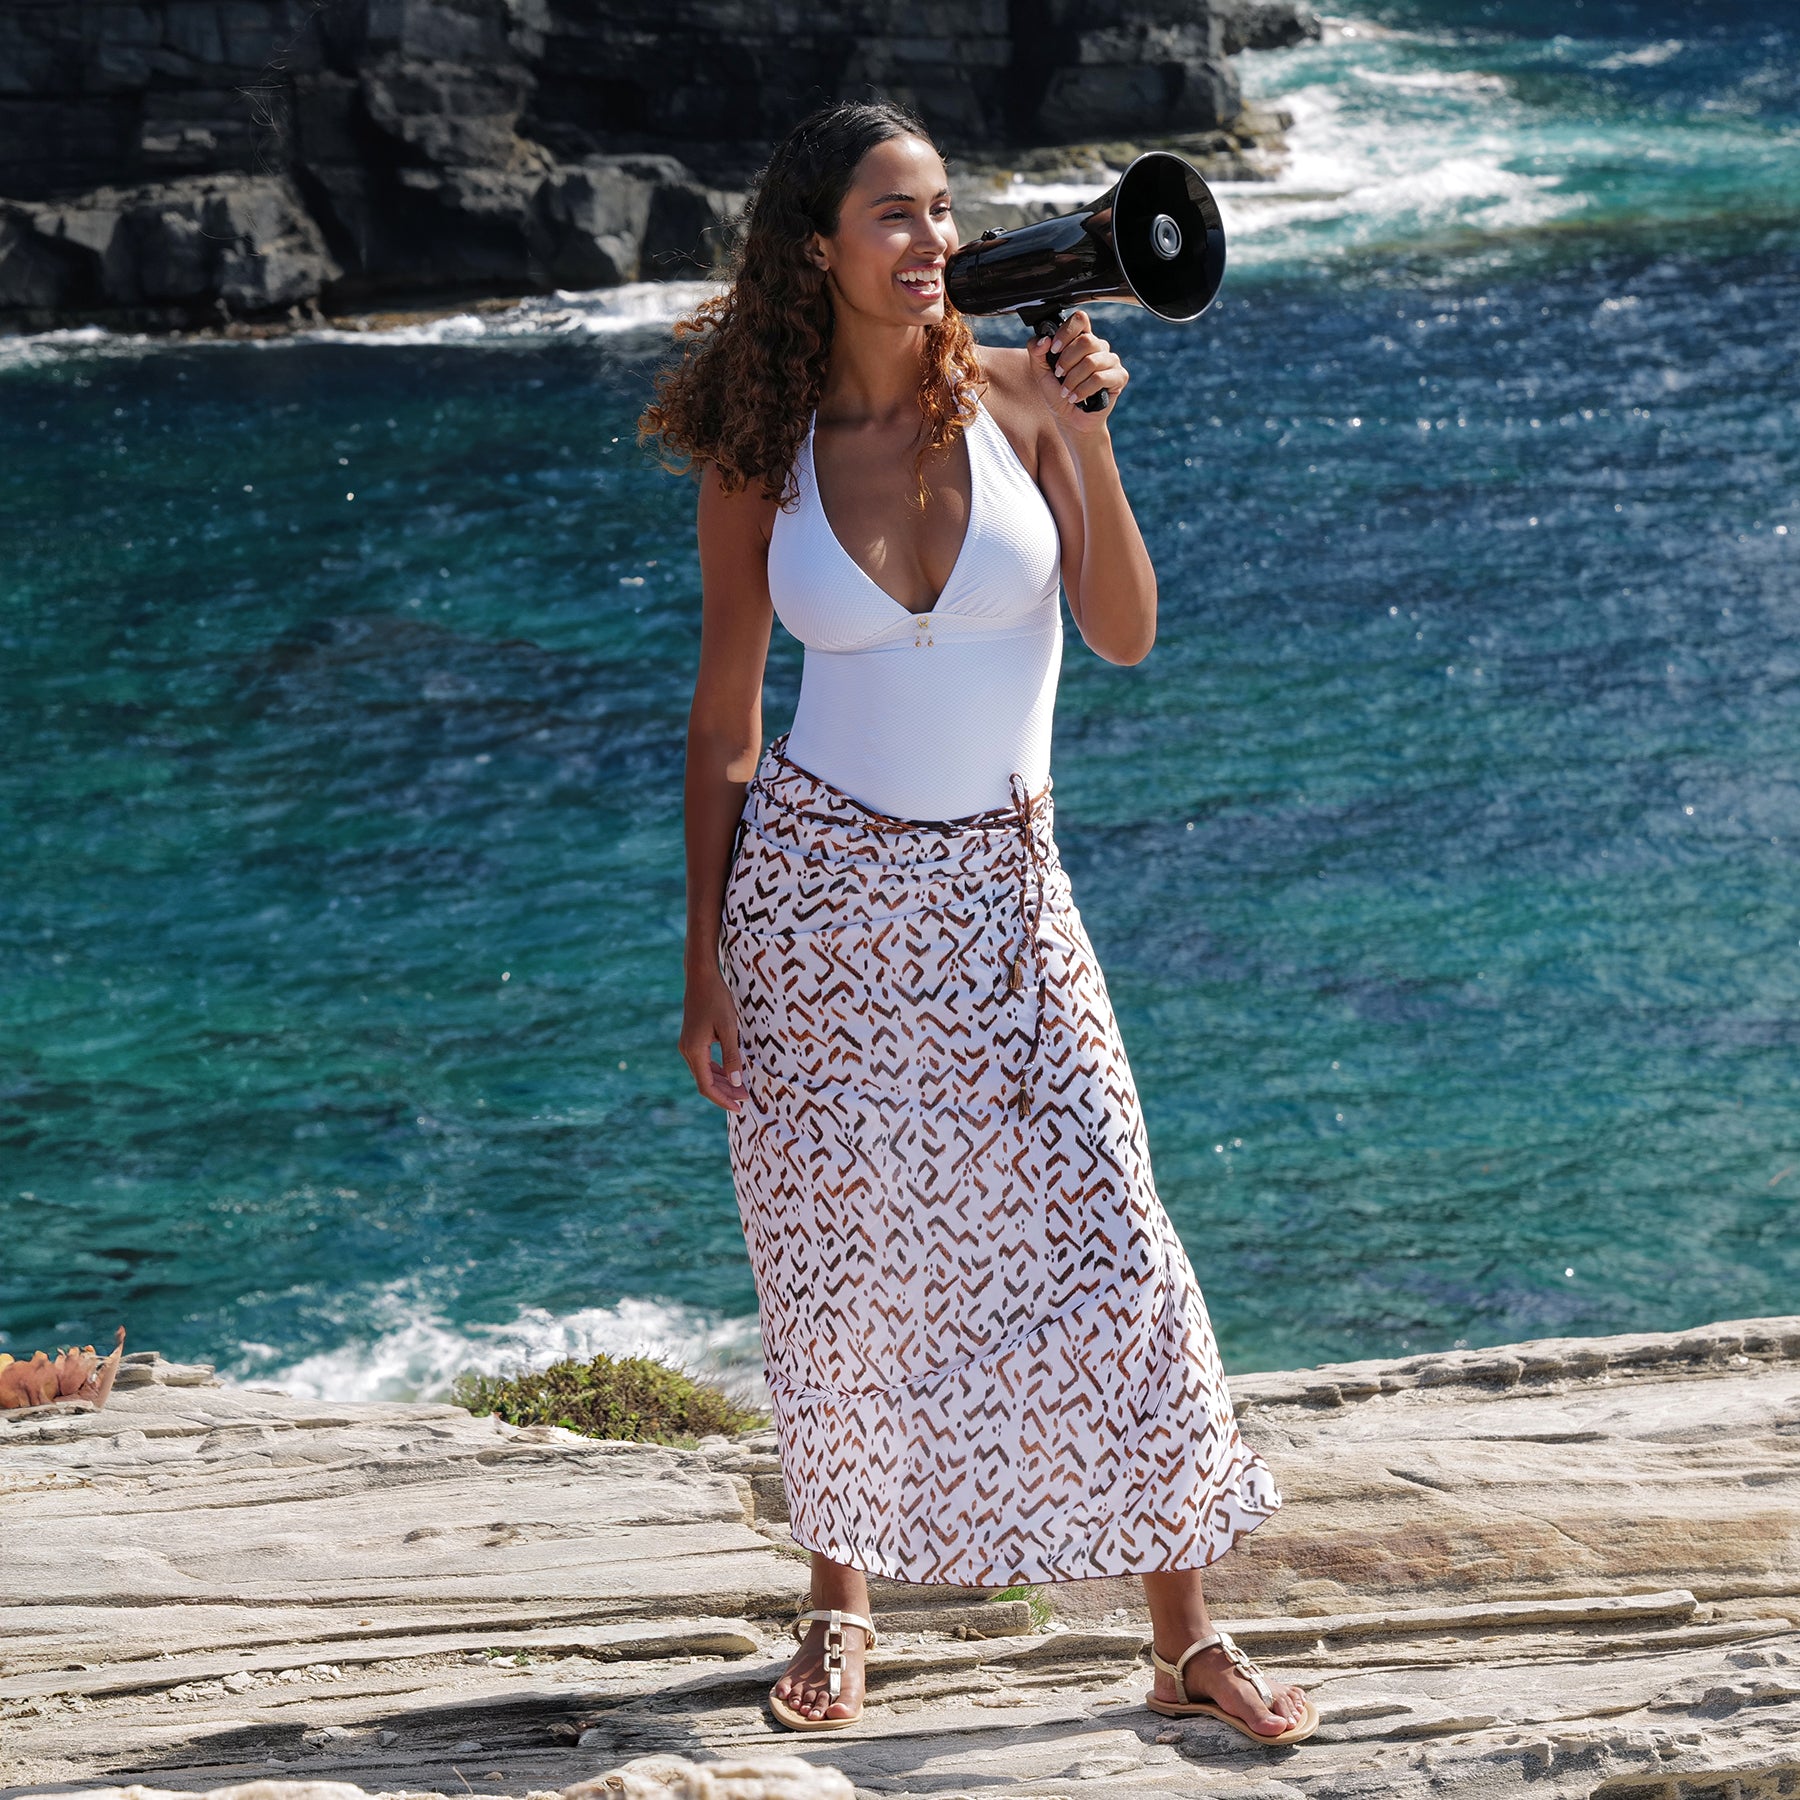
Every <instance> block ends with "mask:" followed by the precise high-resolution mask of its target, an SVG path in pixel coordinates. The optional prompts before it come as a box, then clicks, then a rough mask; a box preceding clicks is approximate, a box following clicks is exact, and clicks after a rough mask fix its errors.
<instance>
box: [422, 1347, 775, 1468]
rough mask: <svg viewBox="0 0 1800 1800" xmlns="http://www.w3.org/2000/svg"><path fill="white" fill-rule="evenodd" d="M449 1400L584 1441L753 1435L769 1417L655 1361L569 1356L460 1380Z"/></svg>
mask: <svg viewBox="0 0 1800 1800" xmlns="http://www.w3.org/2000/svg"><path fill="white" fill-rule="evenodd" d="M450 1398H451V1399H452V1400H453V1401H454V1402H455V1403H456V1404H457V1405H458V1406H465V1407H467V1408H468V1409H469V1411H470V1412H472V1413H475V1414H476V1415H477V1416H480V1415H482V1414H487V1413H493V1414H495V1415H496V1416H498V1417H499V1418H502V1419H504V1420H506V1422H507V1423H508V1424H509V1425H560V1426H562V1427H563V1429H564V1430H565V1431H578V1432H580V1433H581V1434H582V1435H583V1436H584V1437H595V1438H614V1439H621V1438H622V1439H627V1440H629V1441H631V1442H634V1443H645V1444H673V1445H675V1446H677V1447H679V1448H683V1449H691V1448H692V1447H693V1445H695V1444H696V1443H698V1442H699V1440H700V1439H701V1438H703V1437H712V1436H715V1435H719V1434H724V1435H726V1436H730V1435H731V1434H732V1433H734V1432H739V1431H748V1430H750V1429H751V1428H752V1427H754V1426H757V1425H766V1424H767V1423H768V1416H767V1415H766V1414H765V1413H760V1412H757V1411H755V1410H754V1409H752V1408H750V1407H746V1406H741V1405H739V1404H738V1402H737V1401H735V1400H733V1399H732V1398H731V1396H730V1395H729V1394H727V1393H726V1392H725V1391H724V1389H723V1388H720V1387H716V1386H714V1385H713V1384H711V1383H710V1382H705V1381H697V1380H696V1379H695V1378H694V1377H693V1376H691V1375H688V1374H685V1373H684V1372H683V1371H682V1370H680V1369H676V1368H672V1367H671V1366H670V1365H669V1364H667V1363H665V1362H660V1361H658V1360H657V1359H656V1358H655V1357H652V1356H619V1357H614V1356H607V1355H605V1354H604V1353H602V1354H601V1355H599V1356H596V1357H595V1358H594V1359H593V1360H592V1361H591V1362H585V1363H584V1362H578V1361H576V1360H574V1359H573V1358H569V1359H567V1360H565V1361H563V1362H558V1363H552V1364H551V1365H550V1367H549V1368H547V1369H540V1370H537V1371H535V1372H534V1373H530V1374H524V1375H509V1376H498V1375H481V1374H477V1373H475V1372H474V1371H468V1372H466V1373H464V1374H462V1375H460V1376H459V1377H458V1378H457V1380H456V1383H455V1385H454V1386H453V1387H452V1389H451V1391H450Z"/></svg>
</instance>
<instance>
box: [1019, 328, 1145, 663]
mask: <svg viewBox="0 0 1800 1800" xmlns="http://www.w3.org/2000/svg"><path fill="white" fill-rule="evenodd" d="M1044 348H1045V346H1044V341H1043V340H1042V339H1041V338H1040V339H1037V340H1035V341H1034V342H1033V344H1032V345H1031V348H1030V349H1029V350H1028V352H1027V355H1028V356H1029V358H1030V361H1031V366H1032V372H1033V385H1034V386H1035V387H1036V389H1037V392H1038V394H1039V395H1040V396H1041V398H1042V401H1043V412H1044V413H1046V414H1047V415H1048V417H1047V418H1045V419H1043V420H1042V421H1041V429H1040V432H1039V436H1038V485H1039V486H1040V487H1041V488H1042V489H1043V490H1044V498H1045V499H1046V500H1047V501H1048V502H1049V503H1050V510H1051V512H1052V513H1053V514H1054V515H1055V517H1056V525H1057V530H1058V532H1059V533H1060V535H1061V537H1062V546H1063V591H1064V592H1065V593H1066V594H1067V595H1068V597H1069V611H1070V612H1071V613H1072V614H1073V615H1074V618H1075V623H1076V625H1077V626H1078V627H1079V628H1080V631H1081V636H1082V640H1083V641H1084V642H1085V643H1086V644H1087V646H1088V648H1089V649H1090V650H1092V651H1093V652H1094V653H1095V655H1097V656H1102V657H1104V658H1105V659H1106V660H1107V661H1108V662H1113V663H1138V662H1142V661H1143V660H1144V658H1145V657H1146V656H1148V655H1149V654H1150V647H1151V645H1152V644H1154V643H1155V642H1156V570H1155V569H1154V568H1153V567H1152V566H1151V563H1150V552H1149V551H1148V550H1147V549H1145V547H1144V538H1143V534H1142V532H1140V531H1139V530H1138V522H1137V519H1136V518H1135V517H1134V516H1133V514H1132V510H1131V502H1130V501H1129V500H1127V499H1126V497H1125V487H1124V484H1123V482H1122V481H1121V480H1120V479H1119V465H1118V464H1117V463H1116V462H1115V461H1114V460H1113V444H1112V432H1111V430H1110V425H1111V421H1112V415H1113V410H1114V408H1115V407H1117V405H1118V403H1119V395H1120V394H1121V393H1123V392H1124V389H1125V384H1126V382H1127V381H1128V380H1130V377H1129V376H1128V375H1127V374H1126V372H1125V365H1124V364H1123V363H1122V362H1120V361H1119V359H1118V357H1117V356H1115V355H1114V354H1113V351H1112V349H1111V347H1110V346H1109V345H1108V344H1107V342H1106V340H1105V339H1104V338H1101V337H1097V336H1095V334H1094V329H1093V326H1092V324H1091V323H1090V322H1089V320H1088V316H1087V314H1086V313H1085V312H1082V311H1079V310H1078V311H1076V312H1072V313H1070V315H1069V317H1068V319H1067V320H1066V321H1065V323H1064V324H1063V325H1062V326H1061V327H1060V328H1059V329H1058V331H1057V332H1056V335H1055V336H1054V337H1053V338H1052V339H1051V340H1050V349H1051V353H1052V354H1053V355H1054V356H1055V358H1056V365H1057V373H1056V374H1052V373H1051V371H1050V369H1049V367H1048V366H1047V363H1046V360H1045V357H1044ZM1102 390H1104V391H1105V393H1106V396H1107V399H1106V408H1105V410H1104V411H1102V412H1093V413H1090V412H1083V411H1082V410H1081V408H1080V407H1079V406H1077V405H1075V404H1074V402H1075V401H1076V400H1084V399H1086V398H1087V397H1088V395H1090V394H1095V393H1099V392H1101V391H1102Z"/></svg>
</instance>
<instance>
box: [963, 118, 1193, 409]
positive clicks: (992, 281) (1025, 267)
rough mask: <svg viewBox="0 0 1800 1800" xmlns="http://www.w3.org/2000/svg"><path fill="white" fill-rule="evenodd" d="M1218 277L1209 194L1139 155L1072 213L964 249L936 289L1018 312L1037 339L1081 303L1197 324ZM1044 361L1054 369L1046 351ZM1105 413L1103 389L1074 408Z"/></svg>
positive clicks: (968, 308) (1155, 155) (1173, 161)
mask: <svg viewBox="0 0 1800 1800" xmlns="http://www.w3.org/2000/svg"><path fill="white" fill-rule="evenodd" d="M1224 275H1225V224H1224V221H1223V220H1222V219H1221V218H1220V217H1219V203H1218V201H1216V200H1215V199H1214V198H1213V196H1212V190H1211V189H1210V188H1209V187H1208V186H1207V185H1206V183H1205V182H1204V181H1203V180H1202V179H1201V178H1200V172H1199V170H1197V169H1196V168H1194V167H1193V166H1192V164H1190V163H1187V162H1185V161H1183V159H1182V158H1181V157H1179V156H1176V155H1174V154H1173V153H1172V152H1170V151H1167V150H1147V151H1145V152H1144V154H1143V155H1142V156H1140V157H1137V158H1136V159H1135V160H1134V161H1133V162H1132V163H1131V164H1130V166H1129V167H1128V168H1127V169H1126V170H1125V172H1124V174H1122V175H1121V176H1120V177H1119V179H1118V180H1117V181H1116V182H1114V183H1113V185H1112V186H1111V187H1110V188H1108V189H1107V190H1106V192H1105V193H1104V194H1102V195H1101V196H1100V198H1099V199H1098V200H1092V201H1089V203H1088V204H1087V205H1086V206H1084V207H1083V208H1082V209H1081V210H1080V211H1079V212H1072V213H1064V214H1062V215H1061V216H1060V217H1058V218H1054V219H1040V220H1039V221H1038V222H1037V223H1036V224H1035V225H1018V226H1015V227H1014V228H1013V229H1012V230H1011V231H984V232H983V233H982V234H981V236H980V237H978V238H977V239H976V240H975V241H974V242H973V243H972V244H965V245H963V247H962V248H961V249H960V250H958V251H957V252H956V253H955V254H954V255H953V256H951V258H950V259H949V261H948V262H947V263H946V264H945V266H944V291H945V293H946V294H947V295H948V296H949V298H950V302H951V304H952V305H953V306H955V307H956V309H957V310H958V311H959V312H964V313H971V314H976V315H981V314H986V313H1003V312H1016V313H1017V314H1018V315H1019V317H1020V318H1021V319H1022V320H1023V321H1024V322H1025V326H1026V328H1027V330H1029V331H1030V333H1031V336H1032V338H1033V340H1034V341H1035V340H1037V339H1039V338H1044V337H1048V336H1051V335H1053V334H1054V333H1055V331H1056V329H1057V327H1058V326H1060V325H1061V324H1062V322H1063V315H1064V310H1065V309H1066V308H1068V307H1072V306H1079V305H1081V304H1082V303H1083V302H1084V301H1089V300H1127V301H1131V302H1132V303H1134V304H1135V305H1138V306H1143V307H1148V308H1149V310H1150V311H1151V312H1153V313H1155V314H1156V316H1157V317H1158V318H1159V319H1168V320H1171V321H1175V322H1179V321H1184V320H1187V319H1197V318H1199V316H1200V315H1201V314H1202V313H1203V312H1205V311H1206V309H1207V307H1208V306H1210V305H1211V304H1212V300H1213V296H1214V295H1215V294H1216V293H1218V291H1219V283H1220V281H1221V280H1223V278H1224ZM1044 359H1045V361H1046V362H1052V363H1053V362H1054V358H1052V357H1051V356H1050V354H1049V352H1048V351H1046V352H1045V357H1044ZM1105 405H1106V394H1105V391H1104V390H1102V391H1101V392H1099V393H1097V394H1090V395H1089V396H1088V397H1087V399H1085V400H1083V401H1082V402H1081V407H1082V410H1083V411H1084V412H1099V411H1100V410H1101V409H1102V408H1103V407H1104V406H1105Z"/></svg>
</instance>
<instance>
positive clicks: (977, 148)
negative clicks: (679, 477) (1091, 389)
mask: <svg viewBox="0 0 1800 1800" xmlns="http://www.w3.org/2000/svg"><path fill="white" fill-rule="evenodd" d="M1320 29H1321V28H1320V23H1319V20H1318V18H1317V16H1316V15H1315V14H1314V13H1313V12H1312V11H1311V9H1310V8H1309V7H1308V6H1307V5H1306V4H1305V3H1304V0H1068V3H1066V4H1065V3H1063V0H1059V4H1058V5H1057V6H1055V7H1051V8H1045V7H1038V6H1033V5H1027V4H1024V3H1023V0H1015V3H1014V4H1010V5H998V4H990V5H985V6H977V7H969V8H957V7H944V6H938V7H935V8H934V7H931V6H927V7H926V8H925V9H924V10H923V11H921V10H920V9H919V8H918V7H917V6H916V5H915V4H913V3H912V0H857V3H856V4H855V5H853V6H846V7H831V8H813V9H805V8H802V9H799V10H795V9H793V8H786V9H778V8H774V7H770V6H767V5H757V4H750V3H748V0H681V3H680V4H677V5H675V6H658V5H650V4H647V3H646V0H607V3H606V4H600V0H329V3H323V0H10V3H9V4H7V5H6V6H4V7H0V328H4V327H11V328H12V329H40V328H44V327H47V326H52V325H56V324H61V323H66V322H68V321H71V320H76V319H99V320H104V321H106V322H109V323H128V324H137V325H148V326H160V327H180V328H187V329H193V328H196V327H200V326H204V325H212V324H218V323H220V322H221V321H225V320H233V319H271V318H278V317H281V316H283V315H290V316H292V317H293V318H294V319H296V320H299V319H303V318H310V317H313V316H315V315H316V313H317V311H318V309H320V308H321V307H325V308H331V309H334V310H342V309H343V308H346V307H349V306H355V305H362V304H366V303H374V302H376V301H382V302H384V303H388V304H392V303H395V302H396V301H400V302H417V301H421V300H428V299H429V298H430V297H432V296H437V295H452V296H464V295H469V296H473V295H480V294H486V295H493V294H502V293H506V294H515V295H517V294H524V293H542V292H547V291H552V290H555V289H562V288H596V287H607V286H611V285H615V284H617V283H619V282H624V281H635V280H639V279H650V278H654V277H661V276H669V275H684V274H685V275H690V276H691V275H695V274H704V273H706V272H707V271H709V270H711V269H713V268H716V267H717V266H719V265H720V264H721V263H722V262H723V260H724V259H725V257H726V256H727V254H728V252H729V248H730V245H731V241H732V238H733V235H734V233H735V231H736V229H737V226H738V221H739V217H740V213H741V209H742V203H743V198H744V190H745V186H746V184H747V182H748V181H749V179H750V177H751V175H752V174H753V173H754V171H755V169H756V168H757V166H758V164H759V163H760V161H761V158H762V157H763V156H764V155H766V153H767V149H768V146H769V144H770V143H771V142H772V141H773V139H774V138H775V137H777V136H778V135H779V134H780V133H781V132H782V131H783V130H785V129H786V127H787V126H788V125H789V124H791V123H792V122H793V120H794V119H795V118H797V117H799V116H800V114H801V113H802V112H804V111H805V110H807V109H808V108H809V107H810V106H812V105H814V104H816V103H817V102H818V101H820V100H822V99H825V98H828V97H833V96H849V97H858V96H869V95H875V94H884V95H888V96H891V97H893V98H896V99H900V100H903V101H906V102H908V103H910V104H911V105H913V106H915V107H916V108H918V109H919V110H920V111H921V112H922V113H923V114H924V115H925V117H926V118H927V120H928V121H929V122H930V123H931V125H932V126H933V128H934V129H936V130H938V131H939V132H940V133H941V134H942V136H943V138H944V140H945V142H946V143H947V144H949V145H950V146H951V147H952V149H953V151H954V152H955V153H956V154H957V155H958V156H959V157H962V156H964V155H965V153H966V155H967V156H968V158H969V159H970V160H969V163H968V165H967V166H968V168H969V172H970V173H971V176H972V177H974V176H975V175H976V171H977V170H979V171H981V172H985V173H986V174H988V175H992V174H995V173H1004V172H1005V171H1006V170H1007V169H1018V168H1022V169H1025V170H1027V171H1029V172H1037V173H1042V172H1046V171H1048V172H1050V173H1055V172H1057V171H1058V170H1059V169H1060V168H1062V167H1064V166H1066V165H1068V164H1069V163H1070V161H1071V159H1073V161H1074V163H1075V164H1076V165H1077V166H1080V167H1084V168H1087V167H1092V166H1094V165H1095V164H1097V163H1100V162H1104V161H1106V160H1107V155H1108V154H1113V153H1119V152H1121V151H1123V152H1129V151H1130V150H1131V149H1132V148H1133V147H1135V146H1138V145H1142V144H1147V143H1151V142H1156V143H1166V144H1170V145H1172V146H1175V147H1179V148H1184V149H1185V150H1186V151H1187V152H1188V153H1189V154H1190V155H1192V156H1194V157H1195V158H1196V159H1197V160H1198V161H1199V162H1200V163H1201V164H1202V166H1203V167H1204V168H1205V169H1206V170H1207V171H1208V172H1209V173H1212V174H1223V175H1232V176H1238V177H1244V178H1254V177H1256V176H1258V175H1261V174H1266V173H1269V172H1270V171H1271V170H1272V169H1273V167H1274V165H1275V160H1276V158H1277V155H1278V152H1279V148H1280V145H1281V137H1280V132H1281V123H1280V120H1279V118H1278V117H1276V116H1273V115H1266V114H1262V113H1259V112H1257V111H1255V110H1254V109H1249V108H1246V107H1245V105H1244V103H1243V98H1242V91H1241V87H1240V84H1239V81H1238V77H1237V74H1236V72H1235V70H1234V69H1233V68H1232V66H1231V58H1232V57H1233V56H1234V55H1235V54H1237V53H1238V52H1239V51H1241V50H1244V49H1246V48H1276V47H1280V46H1283V45H1288V44H1294V43H1299V42H1302V41H1304V40H1306V39H1308V38H1313V37H1317V36H1318V35H1319V33H1320ZM1113 140H1128V141H1126V142H1124V143H1119V142H1114V141H1113ZM1008 144H1013V145H1017V144H1024V145H1031V146H1037V147H1038V148H1037V150H1036V151H1028V152H1024V153H1019V154H1009V153H1006V152H1003V151H1002V150H1001V149H1000V148H999V147H1000V146H1003V145H1008ZM1045 146H1051V147H1052V148H1051V149H1050V150H1049V151H1048V152H1046V151H1045V149H1044V147H1045ZM1102 152H1105V153H1107V154H1101V153H1102ZM1046 156H1047V160H1046ZM974 185H976V186H986V187H989V188H990V189H991V183H984V182H981V181H980V180H979V179H975V181H974ZM969 197H970V198H972V199H978V198H980V196H969ZM985 205H986V210H981V209H980V208H977V209H974V210H971V212H970V213H969V216H968V218H967V219H966V220H965V232H968V231H970V230H977V231H978V230H981V229H984V228H985V227H986V226H988V225H991V224H996V223H1010V222H1016V220H1017V219H1018V218H1019V217H1022V216H1024V215H1020V214H1017V213H1008V212H1006V211H1005V210H1004V208H1002V210H1000V211H998V212H996V211H994V210H993V209H992V203H991V200H990V201H989V202H987V203H985Z"/></svg>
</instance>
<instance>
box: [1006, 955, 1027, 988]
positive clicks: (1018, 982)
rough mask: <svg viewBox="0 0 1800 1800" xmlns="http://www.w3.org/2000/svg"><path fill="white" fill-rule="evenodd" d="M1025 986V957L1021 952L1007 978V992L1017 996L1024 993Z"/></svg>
mask: <svg viewBox="0 0 1800 1800" xmlns="http://www.w3.org/2000/svg"><path fill="white" fill-rule="evenodd" d="M1024 986H1025V957H1024V954H1023V952H1021V953H1020V954H1019V955H1017V956H1015V957H1014V958H1013V959H1012V969H1011V971H1010V972H1009V973H1008V975H1007V977H1006V991H1007V992H1008V993H1009V994H1017V993H1020V992H1022V991H1023V989H1024Z"/></svg>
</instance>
